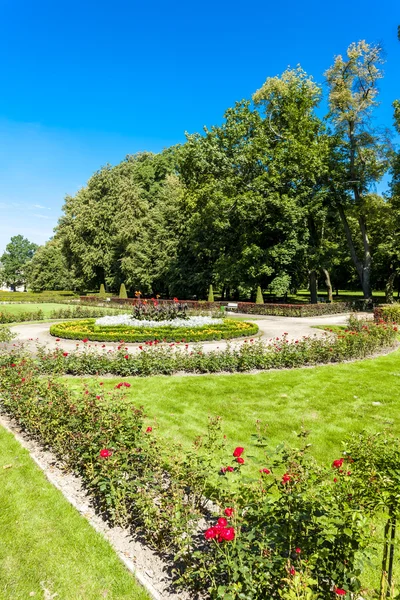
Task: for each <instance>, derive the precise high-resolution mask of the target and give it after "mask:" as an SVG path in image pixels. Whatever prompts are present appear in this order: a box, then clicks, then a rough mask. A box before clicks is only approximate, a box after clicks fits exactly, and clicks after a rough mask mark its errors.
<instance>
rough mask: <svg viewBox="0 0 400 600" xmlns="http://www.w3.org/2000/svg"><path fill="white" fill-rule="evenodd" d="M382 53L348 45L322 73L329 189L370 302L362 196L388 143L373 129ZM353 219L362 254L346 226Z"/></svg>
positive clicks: (383, 163) (377, 174)
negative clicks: (325, 91) (326, 111)
mask: <svg viewBox="0 0 400 600" xmlns="http://www.w3.org/2000/svg"><path fill="white" fill-rule="evenodd" d="M382 62H383V60H382V51H381V48H380V47H379V46H377V45H370V44H367V43H366V42H365V41H360V42H358V43H353V44H351V45H350V46H349V48H348V49H347V57H346V58H343V57H342V56H340V55H339V56H337V57H336V58H335V61H334V64H333V66H332V67H331V68H330V69H328V70H327V71H326V73H325V75H326V80H327V83H328V86H329V106H330V114H329V118H330V121H331V123H332V125H333V128H334V132H335V135H334V136H333V137H332V162H331V173H330V180H329V184H330V188H331V194H332V196H331V197H332V199H333V202H334V205H335V207H336V209H337V210H338V213H339V215H340V219H341V222H342V225H343V228H344V231H345V234H346V239H347V243H348V247H349V250H350V254H351V258H352V260H353V263H354V265H355V268H356V270H357V273H358V277H359V279H360V282H361V286H362V290H363V293H364V298H366V299H370V298H371V296H372V290H371V269H372V255H371V248H370V241H369V237H368V231H367V223H366V219H365V197H366V195H367V194H368V192H369V191H370V189H371V187H372V186H373V185H374V184H376V183H377V182H378V181H379V180H380V179H381V178H382V176H383V174H384V173H385V171H386V170H387V168H388V144H387V140H386V138H385V136H384V135H382V134H381V133H380V132H379V131H378V130H377V129H376V128H374V127H373V123H372V116H373V109H374V108H375V107H376V106H377V96H378V82H379V80H380V79H381V78H382V76H383V75H382V71H381V64H382ZM349 211H352V212H353V214H356V216H357V221H358V232H357V233H358V236H359V237H360V240H361V242H362V251H361V253H359V252H357V248H356V246H357V243H356V241H355V240H354V237H353V235H352V232H351V228H350V226H349V222H348V213H349Z"/></svg>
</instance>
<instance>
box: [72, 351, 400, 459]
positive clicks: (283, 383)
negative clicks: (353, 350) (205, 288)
mask: <svg viewBox="0 0 400 600" xmlns="http://www.w3.org/2000/svg"><path fill="white" fill-rule="evenodd" d="M65 381H67V382H68V384H69V385H70V386H71V387H73V388H79V389H81V388H82V386H83V382H85V383H87V382H88V380H87V379H84V380H82V379H72V378H65ZM102 381H104V388H106V389H107V388H108V389H110V388H112V387H114V386H115V384H116V382H118V381H120V379H114V378H113V379H107V378H105V379H103V380H102ZM127 381H129V382H131V384H132V387H131V388H129V390H128V391H127V392H126V393H127V397H128V399H129V400H130V401H131V402H133V403H134V404H136V405H143V406H144V409H145V411H146V413H147V414H148V415H149V421H151V420H156V422H157V426H158V430H159V434H160V435H162V436H165V437H166V438H167V439H170V440H174V441H180V442H182V443H183V444H184V445H189V444H190V443H191V441H192V440H193V439H194V438H195V436H196V435H198V434H201V433H202V432H204V430H205V427H206V424H207V418H208V416H209V415H212V416H214V415H220V416H221V417H222V419H223V429H224V433H225V434H226V435H227V438H228V441H229V444H230V445H232V446H233V445H235V444H237V445H243V446H246V445H249V442H250V439H251V438H250V436H251V435H252V434H253V433H254V431H255V430H254V427H255V422H256V420H257V419H261V420H262V421H263V422H264V423H267V424H268V432H269V436H270V441H271V445H275V444H278V443H280V442H281V441H285V442H287V443H289V444H296V445H297V444H298V443H299V441H298V439H297V438H296V432H297V433H298V432H299V431H301V429H302V428H304V429H305V430H307V431H310V436H309V442H310V443H312V449H311V451H312V453H313V454H314V455H315V456H316V457H317V458H318V459H322V460H324V461H327V462H329V463H330V462H331V461H332V459H333V458H335V457H336V454H337V453H338V452H340V450H341V447H342V440H343V439H345V438H346V437H347V436H349V435H353V434H354V433H356V432H360V431H362V430H364V429H366V430H368V431H382V430H383V429H387V430H390V431H392V432H393V433H394V434H396V435H400V398H399V395H398V393H397V392H396V390H397V389H398V386H399V383H400V351H399V350H398V351H396V352H393V353H391V354H389V355H387V356H381V357H379V358H375V359H369V360H364V361H359V362H355V363H349V364H342V365H328V366H321V367H314V368H303V369H293V370H286V371H269V372H267V373H258V374H235V375H201V376H192V377H191V376H175V377H150V378H143V379H142V378H128V379H127ZM374 402H380V403H381V404H379V405H374V404H373V403H374ZM149 424H150V423H149Z"/></svg>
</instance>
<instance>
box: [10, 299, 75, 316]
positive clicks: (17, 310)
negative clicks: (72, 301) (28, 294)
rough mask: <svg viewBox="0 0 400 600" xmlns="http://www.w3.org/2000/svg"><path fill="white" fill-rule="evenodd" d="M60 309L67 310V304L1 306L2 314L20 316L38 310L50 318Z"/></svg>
mask: <svg viewBox="0 0 400 600" xmlns="http://www.w3.org/2000/svg"><path fill="white" fill-rule="evenodd" d="M60 308H62V309H64V308H66V304H56V303H51V302H49V303H48V304H47V303H45V302H43V303H40V302H39V303H37V304H29V303H26V304H23V303H20V304H1V305H0V312H4V313H9V314H11V315H16V316H18V315H19V314H21V313H26V312H36V311H38V310H41V311H42V312H43V314H44V316H45V317H49V316H50V315H51V313H52V312H53V311H54V310H59V309H60Z"/></svg>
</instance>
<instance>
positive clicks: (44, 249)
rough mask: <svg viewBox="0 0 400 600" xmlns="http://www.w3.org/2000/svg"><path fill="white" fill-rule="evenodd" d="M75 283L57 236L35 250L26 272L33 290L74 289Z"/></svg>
mask: <svg viewBox="0 0 400 600" xmlns="http://www.w3.org/2000/svg"><path fill="white" fill-rule="evenodd" d="M77 284H78V282H77V281H76V279H75V278H74V275H73V272H71V269H69V268H68V266H67V261H66V259H65V256H64V255H63V253H62V247H61V242H60V239H59V238H58V237H55V238H53V239H51V240H49V241H48V242H46V244H45V245H44V246H40V247H39V248H38V249H37V250H36V252H35V254H34V256H33V258H32V260H31V262H30V265H29V274H28V285H29V288H30V289H31V290H32V291H33V292H44V291H49V290H68V289H75V288H76V287H77Z"/></svg>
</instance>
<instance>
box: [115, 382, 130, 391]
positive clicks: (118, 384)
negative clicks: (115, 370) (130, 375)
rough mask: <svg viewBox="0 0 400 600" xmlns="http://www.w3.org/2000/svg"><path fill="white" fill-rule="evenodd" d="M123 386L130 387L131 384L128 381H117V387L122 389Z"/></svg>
mask: <svg viewBox="0 0 400 600" xmlns="http://www.w3.org/2000/svg"><path fill="white" fill-rule="evenodd" d="M122 387H126V388H130V387H131V384H130V383H128V382H127V381H122V382H121V383H117V385H116V386H115V389H116V390H120V389H121V388H122Z"/></svg>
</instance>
